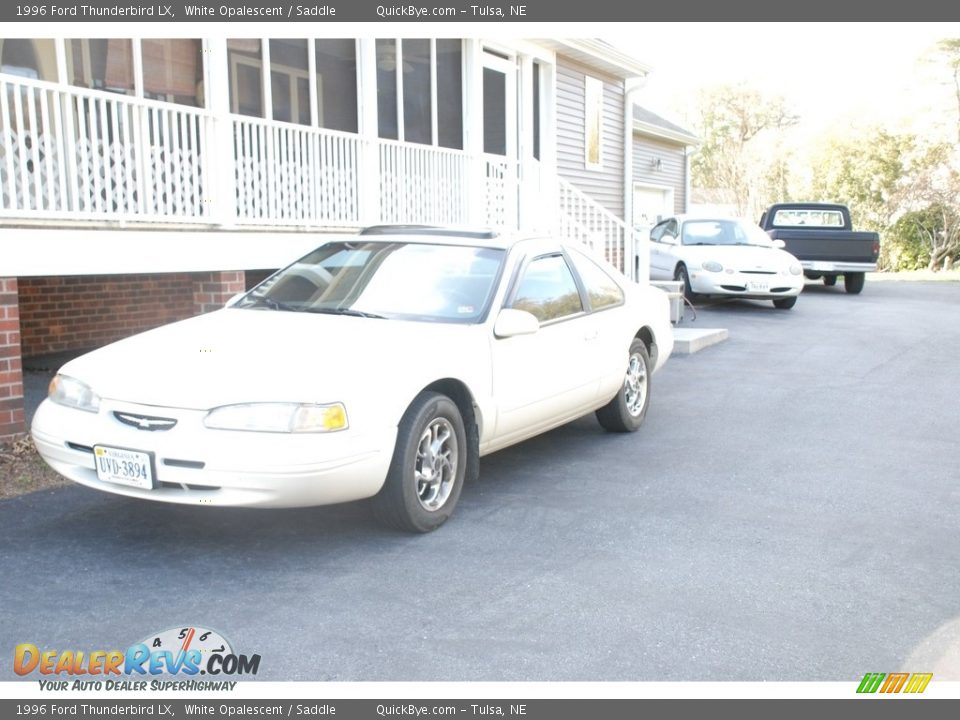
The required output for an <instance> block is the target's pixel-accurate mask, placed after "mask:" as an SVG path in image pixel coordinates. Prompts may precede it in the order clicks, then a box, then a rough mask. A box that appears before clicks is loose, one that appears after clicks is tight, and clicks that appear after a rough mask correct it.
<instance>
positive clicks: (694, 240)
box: [680, 220, 773, 247]
mask: <svg viewBox="0 0 960 720" xmlns="http://www.w3.org/2000/svg"><path fill="white" fill-rule="evenodd" d="M680 237H681V242H682V243H683V244H684V245H758V246H760V247H773V242H772V241H771V240H770V237H769V236H768V235H767V234H766V233H765V232H764V231H763V230H762V229H761V228H760V226H759V225H754V224H752V223H748V222H744V221H742V220H688V221H687V222H685V223H684V224H683V229H682V230H681V233H680Z"/></svg>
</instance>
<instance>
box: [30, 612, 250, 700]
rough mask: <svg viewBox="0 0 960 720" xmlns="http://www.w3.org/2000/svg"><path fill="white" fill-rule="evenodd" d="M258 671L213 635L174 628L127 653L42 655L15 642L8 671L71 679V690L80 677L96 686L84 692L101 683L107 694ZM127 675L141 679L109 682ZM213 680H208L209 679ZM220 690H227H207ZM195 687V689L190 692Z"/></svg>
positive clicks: (207, 685) (60, 686)
mask: <svg viewBox="0 0 960 720" xmlns="http://www.w3.org/2000/svg"><path fill="white" fill-rule="evenodd" d="M259 669H260V655H256V654H254V655H245V654H238V653H236V652H234V650H233V647H232V646H231V644H230V642H229V641H228V640H227V639H226V638H225V637H223V635H221V634H220V633H218V632H216V631H215V630H209V629H207V628H202V627H195V626H194V627H178V628H171V629H169V630H164V631H163V632H159V633H154V634H151V635H148V636H147V637H146V638H144V639H143V640H141V641H140V642H137V643H134V644H133V645H130V646H129V647H128V648H127V649H126V650H57V649H49V650H47V649H45V650H41V649H40V648H39V647H38V646H37V645H35V644H33V643H20V644H19V645H17V646H16V648H15V649H14V657H13V670H14V672H15V673H16V674H17V675H21V676H29V675H32V674H34V673H38V674H39V675H41V676H47V677H48V678H51V676H54V677H60V678H62V677H64V676H67V677H70V678H71V679H73V680H74V687H76V684H77V682H79V680H80V678H81V676H88V677H84V678H83V679H84V680H90V681H96V682H94V683H93V685H92V686H91V683H90V682H86V683H85V684H84V687H83V688H76V689H100V688H97V687H96V685H97V684H99V681H100V679H101V678H102V679H103V681H104V682H105V683H107V684H109V685H110V686H111V687H107V688H106V689H130V690H144V689H147V688H146V686H147V683H146V680H145V678H156V677H157V676H181V677H189V678H195V677H196V676H198V675H205V676H214V677H217V678H220V677H223V676H238V675H243V676H249V675H256V674H257V672H258V671H259ZM116 676H127V677H129V678H134V679H135V678H144V680H141V681H136V680H133V681H130V682H120V681H116V680H114V679H113V678H115V677H116ZM211 680H212V678H211ZM41 684H42V685H43V686H44V689H51V690H66V689H68V688H67V686H68V685H69V683H68V682H67V681H66V680H61V681H53V680H52V678H51V679H48V680H41ZM235 684H236V683H235V682H222V683H216V682H203V683H199V682H190V683H183V682H180V683H177V682H173V683H170V682H159V681H154V682H151V683H150V689H151V690H157V689H177V690H187V689H233V688H232V686H233V685H235ZM213 685H225V686H227V685H228V686H229V687H227V688H219V687H211V686H213ZM194 686H196V687H195V688H194Z"/></svg>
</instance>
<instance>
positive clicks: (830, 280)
mask: <svg viewBox="0 0 960 720" xmlns="http://www.w3.org/2000/svg"><path fill="white" fill-rule="evenodd" d="M823 284H824V285H826V286H827V287H833V286H834V285H836V284H837V276H836V275H824V276H823Z"/></svg>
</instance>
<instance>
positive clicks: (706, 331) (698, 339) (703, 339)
mask: <svg viewBox="0 0 960 720" xmlns="http://www.w3.org/2000/svg"><path fill="white" fill-rule="evenodd" d="M728 337H729V333H728V332H727V331H726V330H724V329H722V328H696V329H693V328H674V330H673V354H674V355H692V354H693V353H695V352H700V351H701V350H703V349H704V348H708V347H710V346H711V345H716V344H717V343H720V342H723V341H724V340H726V339H727V338H728Z"/></svg>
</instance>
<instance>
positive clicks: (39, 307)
mask: <svg viewBox="0 0 960 720" xmlns="http://www.w3.org/2000/svg"><path fill="white" fill-rule="evenodd" d="M194 285H195V278H194V275H192V274H191V273H166V274H162V275H86V276H82V277H41V278H21V279H20V291H19V295H20V327H21V332H22V336H23V337H22V342H23V356H24V357H33V356H35V355H43V354H46V353H53V352H62V351H65V350H84V349H87V348H94V347H99V346H101V345H106V344H107V343H110V342H113V341H114V340H119V339H120V338H123V337H127V336H128V335H133V334H135V333H138V332H142V331H143V330H149V329H150V328H153V327H157V326H158V325H163V324H165V323H169V322H173V321H175V320H182V319H183V318H186V317H190V316H191V315H194V314H196V310H195V308H194V298H193V293H194Z"/></svg>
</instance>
